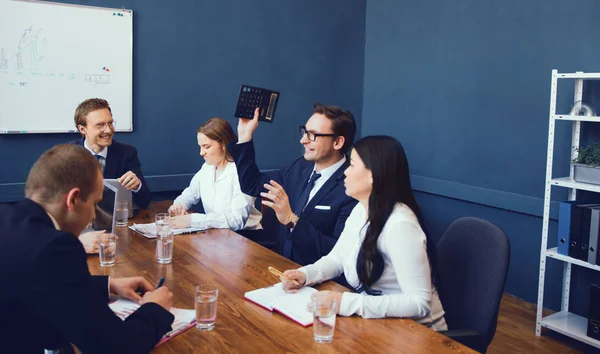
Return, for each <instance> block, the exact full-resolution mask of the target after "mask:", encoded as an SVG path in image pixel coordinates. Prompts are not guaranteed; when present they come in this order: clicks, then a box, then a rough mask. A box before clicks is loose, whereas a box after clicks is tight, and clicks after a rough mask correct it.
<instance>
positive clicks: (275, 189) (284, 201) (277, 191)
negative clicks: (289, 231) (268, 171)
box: [260, 180, 293, 225]
mask: <svg viewBox="0 0 600 354" xmlns="http://www.w3.org/2000/svg"><path fill="white" fill-rule="evenodd" d="M270 183H271V184H265V185H264V187H265V188H266V189H267V190H268V191H269V192H268V193H265V192H261V193H260V195H261V196H262V197H263V198H267V199H269V200H270V201H269V200H264V199H263V201H262V204H263V205H266V206H268V207H270V208H273V210H275V214H276V215H277V220H279V222H280V223H282V224H283V225H285V224H287V223H288V222H289V221H290V217H291V216H292V214H293V212H292V208H291V207H290V200H289V198H288V195H287V193H286V192H285V190H284V189H283V187H282V186H281V185H280V184H279V183H277V182H275V181H273V180H271V181H270Z"/></svg>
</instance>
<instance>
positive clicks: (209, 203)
mask: <svg viewBox="0 0 600 354" xmlns="http://www.w3.org/2000/svg"><path fill="white" fill-rule="evenodd" d="M255 200H256V198H254V197H251V196H249V195H246V194H244V193H242V191H241V189H240V182H239V180H238V174H237V169H236V167H235V163H233V162H228V163H227V166H225V169H224V170H223V171H222V172H221V174H220V175H217V178H216V180H215V166H211V165H209V164H206V163H205V164H204V165H202V168H200V171H198V172H197V173H196V174H195V175H194V177H193V178H192V181H191V182H190V185H189V187H187V188H186V189H185V190H184V191H183V192H182V193H181V195H180V196H179V197H177V198H176V199H175V201H174V202H173V204H181V205H183V206H184V207H185V210H189V209H190V208H191V207H192V206H193V205H195V204H197V203H198V202H199V201H202V205H203V206H204V212H205V214H199V213H194V214H191V217H192V227H207V228H215V229H224V228H229V229H232V230H234V231H236V230H242V229H243V230H260V229H262V226H261V225H260V219H261V214H260V212H259V211H258V210H257V209H256V208H255V207H254V201H255Z"/></svg>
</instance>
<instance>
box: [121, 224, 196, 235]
mask: <svg viewBox="0 0 600 354" xmlns="http://www.w3.org/2000/svg"><path fill="white" fill-rule="evenodd" d="M129 228H130V229H132V230H133V231H135V232H137V233H139V234H140V235H142V236H144V237H145V238H156V223H154V222H151V223H149V224H135V223H134V224H133V225H130V226H129ZM205 230H206V229H205V228H199V227H188V228H185V229H175V228H171V232H172V233H173V235H181V234H191V233H194V232H199V231H205Z"/></svg>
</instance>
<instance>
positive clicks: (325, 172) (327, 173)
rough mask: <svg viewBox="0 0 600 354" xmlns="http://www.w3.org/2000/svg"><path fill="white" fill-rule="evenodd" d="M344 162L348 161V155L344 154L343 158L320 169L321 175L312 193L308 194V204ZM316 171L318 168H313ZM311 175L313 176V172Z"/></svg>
mask: <svg viewBox="0 0 600 354" xmlns="http://www.w3.org/2000/svg"><path fill="white" fill-rule="evenodd" d="M344 162H346V156H342V159H341V160H339V161H338V162H336V163H334V164H333V165H331V166H329V167H327V168H324V169H322V170H321V171H319V173H320V174H321V177H320V178H319V179H318V180H316V181H315V184H314V185H313V188H312V189H311V190H310V193H309V194H308V201H307V202H306V205H308V203H310V200H311V199H312V198H313V197H314V196H315V194H317V192H318V191H319V189H321V187H323V185H324V184H325V182H327V180H328V179H329V177H331V176H332V175H333V174H334V173H335V171H337V170H338V168H340V167H341V166H342V165H343V164H344ZM315 171H316V169H313V173H315ZM310 175H311V176H312V173H311V174H310ZM309 180H310V177H309V178H308V180H307V183H308V181H309ZM306 205H305V206H306Z"/></svg>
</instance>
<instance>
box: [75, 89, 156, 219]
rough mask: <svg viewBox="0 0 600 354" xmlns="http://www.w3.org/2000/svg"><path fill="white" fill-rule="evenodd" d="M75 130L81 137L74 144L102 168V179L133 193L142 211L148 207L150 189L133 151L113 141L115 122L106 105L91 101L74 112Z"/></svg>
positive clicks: (83, 103)
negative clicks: (81, 147) (116, 183)
mask: <svg viewBox="0 0 600 354" xmlns="http://www.w3.org/2000/svg"><path fill="white" fill-rule="evenodd" d="M75 126H76V127H77V130H78V131H79V132H80V133H81V135H82V137H81V139H79V140H76V141H74V142H73V143H75V144H77V145H81V146H83V147H85V148H86V149H87V150H88V151H89V152H90V153H91V154H92V155H94V156H95V157H96V158H97V159H98V161H99V162H100V165H101V166H102V175H103V177H104V178H105V179H109V178H117V179H118V180H119V182H120V183H121V184H122V185H123V187H125V188H127V189H128V190H130V191H132V192H133V201H134V202H135V204H136V205H137V206H138V207H140V208H142V209H144V208H146V207H147V206H148V204H150V189H148V185H147V184H146V181H145V180H144V175H143V174H142V165H141V163H140V160H139V158H138V153H137V150H136V148H135V147H133V146H131V145H127V144H123V143H119V142H118V141H116V140H114V139H113V136H114V135H115V121H114V120H113V117H112V112H111V110H110V106H109V105H108V102H107V101H106V100H104V99H101V98H90V99H87V100H85V101H83V102H81V103H80V104H79V106H78V107H77V109H76V110H75Z"/></svg>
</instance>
